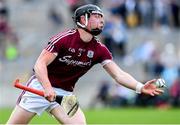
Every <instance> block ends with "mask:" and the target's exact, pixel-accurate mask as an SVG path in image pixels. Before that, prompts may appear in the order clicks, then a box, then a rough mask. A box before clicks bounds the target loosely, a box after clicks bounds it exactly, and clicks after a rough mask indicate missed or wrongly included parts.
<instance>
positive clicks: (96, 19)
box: [87, 13, 104, 30]
mask: <svg viewBox="0 0 180 125" xmlns="http://www.w3.org/2000/svg"><path fill="white" fill-rule="evenodd" d="M87 28H88V29H89V30H91V29H97V28H98V29H103V28H104V17H103V15H101V14H97V13H96V14H91V15H90V18H89V21H88V25H87Z"/></svg>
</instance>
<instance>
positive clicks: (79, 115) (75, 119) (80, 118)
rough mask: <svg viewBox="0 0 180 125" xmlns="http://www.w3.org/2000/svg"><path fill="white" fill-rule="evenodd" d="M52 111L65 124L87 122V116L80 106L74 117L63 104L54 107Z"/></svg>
mask: <svg viewBox="0 0 180 125" xmlns="http://www.w3.org/2000/svg"><path fill="white" fill-rule="evenodd" d="M50 113H51V114H52V115H53V116H54V117H55V118H56V119H57V120H58V121H59V122H60V123H63V124H86V118H85V116H84V113H83V112H82V110H81V108H78V110H77V112H76V113H75V114H74V115H73V116H72V117H69V116H68V115H67V114H66V113H65V112H64V110H63V108H62V107H61V106H57V107H56V108H54V109H52V110H51V112H50Z"/></svg>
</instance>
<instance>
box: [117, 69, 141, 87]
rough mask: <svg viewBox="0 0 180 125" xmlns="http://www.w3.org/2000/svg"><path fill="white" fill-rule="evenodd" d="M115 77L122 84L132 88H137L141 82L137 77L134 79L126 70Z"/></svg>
mask: <svg viewBox="0 0 180 125" xmlns="http://www.w3.org/2000/svg"><path fill="white" fill-rule="evenodd" d="M114 79H115V81H116V82H117V83H119V84H120V85H123V86H125V87H127V88H130V89H132V90H136V87H137V85H138V84H139V82H138V81H137V80H136V79H134V78H133V77H132V76H131V75H130V74H128V73H126V72H121V73H118V75H116V76H115V77H114Z"/></svg>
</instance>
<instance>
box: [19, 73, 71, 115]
mask: <svg viewBox="0 0 180 125" xmlns="http://www.w3.org/2000/svg"><path fill="white" fill-rule="evenodd" d="M27 86H28V87H31V88H34V89H38V90H43V87H42V85H41V83H40V82H39V81H38V80H37V78H35V76H32V77H31V79H30V80H29V81H28V83H27ZM54 90H55V92H56V94H57V95H62V96H65V95H72V92H69V91H65V90H63V89H60V88H54ZM17 103H18V105H19V106H20V107H22V108H23V109H25V110H27V111H29V112H33V113H36V114H37V115H41V114H42V113H43V111H47V112H50V111H51V110H52V109H53V108H55V107H57V106H59V104H58V103H57V102H49V101H48V100H46V99H45V98H44V97H41V96H39V95H36V94H33V93H30V92H27V91H23V92H22V93H21V95H20V97H19V99H18V102H17Z"/></svg>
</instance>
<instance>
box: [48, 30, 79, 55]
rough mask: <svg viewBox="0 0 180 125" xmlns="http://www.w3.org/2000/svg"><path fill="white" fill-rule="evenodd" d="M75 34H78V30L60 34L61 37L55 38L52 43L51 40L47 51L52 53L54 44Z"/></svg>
mask: <svg viewBox="0 0 180 125" xmlns="http://www.w3.org/2000/svg"><path fill="white" fill-rule="evenodd" d="M75 32H76V30H68V31H67V32H64V33H62V34H59V35H57V36H55V38H53V40H52V41H51V40H50V43H49V45H48V46H47V47H46V50H48V51H50V52H51V51H52V50H53V48H54V44H56V43H57V42H58V41H59V40H60V39H62V38H64V37H66V36H68V35H71V34H74V33H75Z"/></svg>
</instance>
